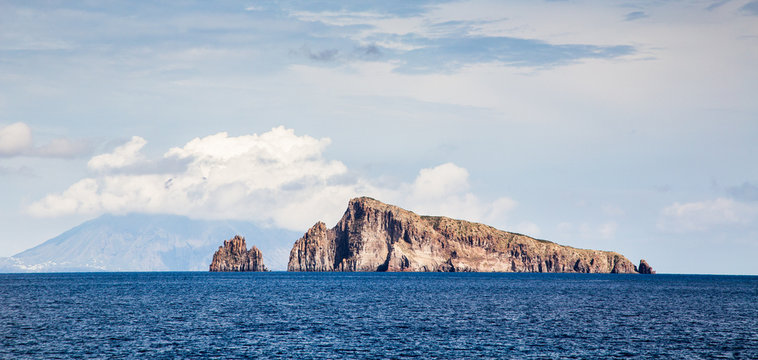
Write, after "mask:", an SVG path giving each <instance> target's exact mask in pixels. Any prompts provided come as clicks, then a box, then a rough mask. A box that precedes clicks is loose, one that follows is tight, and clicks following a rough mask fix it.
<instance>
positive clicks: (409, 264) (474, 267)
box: [287, 197, 647, 273]
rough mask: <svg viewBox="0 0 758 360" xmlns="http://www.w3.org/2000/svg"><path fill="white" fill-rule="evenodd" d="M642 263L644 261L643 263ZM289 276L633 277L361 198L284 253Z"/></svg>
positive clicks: (626, 269) (507, 236) (609, 264)
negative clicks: (567, 274)
mask: <svg viewBox="0 0 758 360" xmlns="http://www.w3.org/2000/svg"><path fill="white" fill-rule="evenodd" d="M645 264H647V263H645ZM287 269H288V270H289V271H449V272H457V271H476V272H574V273H637V267H636V266H634V264H633V263H632V262H631V261H629V259H627V258H625V257H624V256H623V255H621V254H619V253H616V252H610V251H599V250H587V249H577V248H572V247H569V246H562V245H558V244H556V243H554V242H551V241H546V240H537V239H534V238H531V237H529V236H525V235H521V234H516V233H511V232H507V231H502V230H498V229H495V228H493V227H491V226H487V225H483V224H477V223H472V222H468V221H463V220H454V219H450V218H447V217H442V216H420V215H417V214H415V213H413V212H411V211H408V210H404V209H401V208H399V207H396V206H392V205H387V204H384V203H382V202H379V201H377V200H374V199H371V198H367V197H362V198H356V199H352V200H351V201H350V204H349V205H348V208H347V211H345V214H344V215H343V216H342V219H341V220H340V221H339V222H338V223H337V225H336V226H335V227H333V228H331V229H328V228H327V227H326V224H324V223H323V222H318V223H317V224H316V225H314V226H313V227H311V228H310V229H309V230H308V231H307V232H306V233H305V235H304V236H303V237H302V238H300V239H299V240H297V241H296V242H295V244H294V246H293V247H292V251H291V252H290V259H289V264H288V266H287Z"/></svg>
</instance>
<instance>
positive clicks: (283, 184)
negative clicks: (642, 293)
mask: <svg viewBox="0 0 758 360" xmlns="http://www.w3.org/2000/svg"><path fill="white" fill-rule="evenodd" d="M330 142H331V140H330V139H328V138H322V139H316V138H313V137H310V136H307V135H304V136H298V135H296V134H295V131H294V130H292V129H287V128H284V127H277V128H274V129H272V130H270V131H268V132H265V133H262V134H260V135H257V134H253V135H243V136H236V137H235V136H229V134H227V133H225V132H222V133H218V134H215V135H210V136H206V137H202V138H195V139H193V140H191V141H189V142H188V143H186V144H185V145H184V146H181V147H174V148H171V149H169V150H168V151H166V152H165V153H164V155H163V156H162V158H161V159H149V158H148V157H146V156H145V155H144V154H143V153H142V148H143V147H144V146H145V144H146V143H147V141H146V140H145V139H143V138H141V137H138V136H134V137H132V138H131V140H129V141H128V142H126V143H125V144H123V145H121V146H118V147H116V148H115V149H114V150H113V151H112V152H109V153H105V154H100V155H97V156H94V157H93V158H92V159H91V160H90V161H89V162H88V168H89V169H90V170H91V171H92V173H93V174H92V175H93V176H91V177H87V178H84V179H81V180H79V181H77V182H76V183H74V184H72V185H71V186H69V187H68V189H66V190H64V191H63V192H61V193H58V194H49V195H47V196H45V197H44V198H42V199H40V200H39V201H36V202H34V203H33V204H31V205H30V206H29V207H28V209H27V210H28V212H29V213H30V214H32V215H35V216H39V217H56V216H63V215H70V214H91V215H97V214H101V213H129V212H146V213H165V214H178V215H187V216H192V217H199V218H211V219H241V220H252V221H256V222H259V223H264V224H270V225H273V226H277V227H283V228H287V229H293V230H303V229H305V228H307V227H309V226H311V225H312V224H313V223H315V222H316V221H318V220H324V221H327V222H335V221H336V220H337V219H338V218H339V216H341V214H342V212H343V211H344V208H345V205H346V203H347V200H348V199H350V198H352V197H355V196H362V195H367V196H373V197H376V198H378V199H380V200H383V201H386V202H391V203H396V204H398V205H401V206H405V207H408V208H410V209H413V210H414V211H417V212H420V213H425V214H426V213H428V214H444V215H448V216H453V217H458V218H464V219H467V220H472V221H481V222H487V223H491V224H496V225H505V223H506V220H507V215H508V213H509V212H510V211H511V210H513V209H514V208H515V207H516V206H517V203H516V202H515V201H514V200H512V199H509V198H507V197H503V198H499V199H496V200H494V201H491V202H488V201H483V200H480V199H479V198H478V197H477V196H475V195H474V194H472V193H470V192H469V191H468V188H469V183H468V176H469V174H468V171H466V169H464V168H461V167H458V166H457V165H455V164H452V163H445V164H442V165H439V166H436V167H433V168H429V169H422V170H420V172H419V174H418V176H417V178H416V179H415V180H414V181H413V182H411V183H403V184H400V185H399V186H397V187H393V188H387V187H379V186H376V185H374V184H372V182H371V181H369V180H366V179H363V178H360V177H357V176H354V175H353V174H351V173H350V172H349V170H348V168H347V167H346V166H345V165H344V164H343V163H342V162H340V161H337V160H329V159H325V158H324V156H323V152H324V150H325V149H326V147H327V146H328V145H329V144H330ZM164 163H172V164H183V165H182V166H176V167H175V168H174V169H172V170H170V171H167V169H165V168H160V167H159V166H156V164H164ZM531 229H532V230H534V231H537V229H536V227H531Z"/></svg>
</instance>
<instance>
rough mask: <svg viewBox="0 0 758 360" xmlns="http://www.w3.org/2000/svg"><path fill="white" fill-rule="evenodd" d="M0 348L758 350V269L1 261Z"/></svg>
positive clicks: (50, 354) (98, 352) (673, 353)
mask: <svg viewBox="0 0 758 360" xmlns="http://www.w3.org/2000/svg"><path fill="white" fill-rule="evenodd" d="M0 344H2V346H0V358H114V357H118V358H121V357H142V358H198V357H206V358H250V357H284V358H412V357H419V358H430V357H437V358H518V359H524V358H526V359H530V358H535V359H536V358H686V359H698V358H702V359H713V358H727V359H729V358H738V359H739V358H741V359H750V358H752V359H756V358H758V277H750V276H693V275H655V276H640V275H610V274H456V273H284V272H274V273H202V272H196V273H193V272H183V273H182V272H178V273H68V274H0Z"/></svg>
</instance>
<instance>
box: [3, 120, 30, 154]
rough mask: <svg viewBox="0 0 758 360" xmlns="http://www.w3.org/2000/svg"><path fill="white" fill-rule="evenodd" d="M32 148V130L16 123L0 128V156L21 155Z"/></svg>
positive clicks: (20, 123)
mask: <svg viewBox="0 0 758 360" xmlns="http://www.w3.org/2000/svg"><path fill="white" fill-rule="evenodd" d="M31 147H32V129H30V128H29V126H28V125H26V124H24V123H22V122H17V123H14V124H10V125H7V126H4V127H0V156H16V155H21V154H23V153H25V152H26V151H28V150H29V149H30V148H31Z"/></svg>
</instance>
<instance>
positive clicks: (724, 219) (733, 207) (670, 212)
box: [658, 198, 758, 233]
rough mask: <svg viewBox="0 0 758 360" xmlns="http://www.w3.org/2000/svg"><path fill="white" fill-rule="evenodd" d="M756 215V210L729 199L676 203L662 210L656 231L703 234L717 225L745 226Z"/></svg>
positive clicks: (757, 213)
mask: <svg viewBox="0 0 758 360" xmlns="http://www.w3.org/2000/svg"><path fill="white" fill-rule="evenodd" d="M756 216H758V207H756V206H755V205H753V204H747V203H743V202H739V201H735V200H734V199H731V198H717V199H715V200H706V201H695V202H688V203H678V202H677V203H674V204H672V205H669V206H667V207H665V208H664V209H663V210H661V214H660V218H659V221H658V228H659V229H660V230H663V231H668V232H678V233H683V232H695V231H706V230H710V229H712V228H715V227H718V226H734V225H745V224H748V223H750V222H752V221H753V220H755V219H756Z"/></svg>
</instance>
